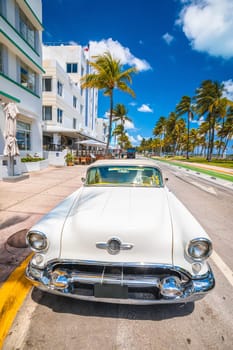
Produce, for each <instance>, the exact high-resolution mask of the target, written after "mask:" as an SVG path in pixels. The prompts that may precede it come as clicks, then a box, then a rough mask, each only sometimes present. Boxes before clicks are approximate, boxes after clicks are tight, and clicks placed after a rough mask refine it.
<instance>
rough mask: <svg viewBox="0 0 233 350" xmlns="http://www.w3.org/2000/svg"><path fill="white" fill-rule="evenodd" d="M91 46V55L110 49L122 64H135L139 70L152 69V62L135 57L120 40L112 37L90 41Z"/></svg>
mask: <svg viewBox="0 0 233 350" xmlns="http://www.w3.org/2000/svg"><path fill="white" fill-rule="evenodd" d="M89 47H90V48H89V50H90V56H95V55H101V54H103V53H104V52H106V51H110V52H111V53H112V55H113V56H114V57H115V58H117V59H119V60H120V61H121V63H122V64H128V65H129V66H135V67H136V68H137V69H138V70H139V71H146V70H149V69H151V66H150V64H149V63H148V62H147V61H146V60H144V59H140V58H137V57H135V56H134V55H133V54H132V53H131V52H130V50H129V48H128V47H124V46H122V45H121V43H119V41H114V40H112V38H109V39H107V40H105V39H103V40H101V41H90V42H89Z"/></svg>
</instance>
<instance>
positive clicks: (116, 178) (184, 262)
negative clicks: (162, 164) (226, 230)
mask: <svg viewBox="0 0 233 350" xmlns="http://www.w3.org/2000/svg"><path fill="white" fill-rule="evenodd" d="M83 182H84V184H83V186H82V187H81V188H80V189H78V190H77V191H75V192H74V193H72V194H71V195H70V196H69V197H67V198H66V199H65V200H64V201H63V202H62V203H60V204H59V205H58V206H57V207H56V208H55V209H53V210H52V211H51V212H49V213H48V214H47V215H46V216H45V217H43V218H42V219H41V220H40V221H39V222H38V223H37V224H36V225H34V226H33V227H32V228H31V229H30V231H29V232H28V233H27V243H28V245H29V246H30V247H31V249H32V250H33V251H34V252H35V254H34V256H33V257H32V259H31V261H30V263H29V265H28V267H27V270H26V276H27V277H28V278H29V279H30V280H31V281H32V282H33V283H34V285H35V286H37V287H38V288H40V289H42V290H44V291H48V292H51V293H55V294H59V295H64V296H69V297H73V298H78V299H83V300H91V301H104V302H112V303H125V304H161V303H179V302H182V303H187V302H192V301H195V300H198V299H201V298H202V297H203V296H205V295H206V294H207V292H208V291H210V290H211V289H212V288H213V287H214V284H215V281H214V276H213V273H212V271H211V268H210V266H209V264H208V263H207V259H208V257H209V256H210V254H211V252H212V243H211V240H210V238H209V237H208V235H207V233H206V232H205V231H204V229H203V228H202V227H201V226H200V224H199V223H198V222H197V221H196V220H195V219H194V217H193V216H192V214H191V213H190V212H189V211H188V210H187V209H186V208H185V207H184V206H183V205H182V203H181V202H180V201H179V200H178V199H177V198H176V197H175V196H174V195H173V194H172V193H171V192H170V191H169V190H168V188H167V187H166V186H165V184H164V180H163V177H162V174H161V170H160V169H159V168H158V167H157V166H156V163H155V162H154V161H152V160H138V159H135V160H124V159H123V160H103V161H97V162H95V163H93V164H92V165H90V166H89V167H88V169H87V174H86V178H85V179H83Z"/></svg>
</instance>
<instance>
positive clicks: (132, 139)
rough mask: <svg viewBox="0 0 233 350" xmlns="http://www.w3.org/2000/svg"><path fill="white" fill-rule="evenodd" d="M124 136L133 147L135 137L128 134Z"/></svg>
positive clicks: (135, 142)
mask: <svg viewBox="0 0 233 350" xmlns="http://www.w3.org/2000/svg"><path fill="white" fill-rule="evenodd" d="M126 135H127V136H128V138H129V141H130V142H131V143H132V145H134V146H135V145H136V144H137V140H136V139H135V137H134V136H132V135H129V134H128V133H126Z"/></svg>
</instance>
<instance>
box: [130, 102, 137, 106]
mask: <svg viewBox="0 0 233 350" xmlns="http://www.w3.org/2000/svg"><path fill="white" fill-rule="evenodd" d="M129 105H130V106H133V107H134V106H136V105H137V103H136V102H130V103H129Z"/></svg>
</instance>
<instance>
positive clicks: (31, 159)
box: [21, 157, 44, 163]
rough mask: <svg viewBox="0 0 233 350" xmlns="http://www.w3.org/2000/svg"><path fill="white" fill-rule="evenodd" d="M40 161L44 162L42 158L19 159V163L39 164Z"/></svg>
mask: <svg viewBox="0 0 233 350" xmlns="http://www.w3.org/2000/svg"><path fill="white" fill-rule="evenodd" d="M41 160H44V158H40V157H25V158H21V162H22V163H26V162H39V161H41Z"/></svg>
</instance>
